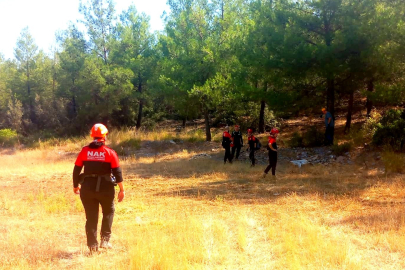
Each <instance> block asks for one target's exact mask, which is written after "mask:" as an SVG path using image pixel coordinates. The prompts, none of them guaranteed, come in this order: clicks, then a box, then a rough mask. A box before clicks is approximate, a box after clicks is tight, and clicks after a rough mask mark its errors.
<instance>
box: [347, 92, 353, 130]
mask: <svg viewBox="0 0 405 270" xmlns="http://www.w3.org/2000/svg"><path fill="white" fill-rule="evenodd" d="M353 102H354V91H351V92H350V98H349V106H348V108H347V118H346V126H345V134H347V133H348V132H350V127H351V125H352V113H353Z"/></svg>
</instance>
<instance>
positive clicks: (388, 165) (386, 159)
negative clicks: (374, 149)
mask: <svg viewBox="0 0 405 270" xmlns="http://www.w3.org/2000/svg"><path fill="white" fill-rule="evenodd" d="M381 159H382V161H383V163H384V166H385V172H386V173H403V172H404V163H405V157H404V155H403V154H398V153H395V152H392V151H387V152H384V153H383V154H382V155H381Z"/></svg>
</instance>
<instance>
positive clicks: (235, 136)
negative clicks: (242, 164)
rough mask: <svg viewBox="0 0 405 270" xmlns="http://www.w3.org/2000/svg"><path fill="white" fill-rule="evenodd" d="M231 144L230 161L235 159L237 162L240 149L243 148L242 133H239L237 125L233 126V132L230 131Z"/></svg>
mask: <svg viewBox="0 0 405 270" xmlns="http://www.w3.org/2000/svg"><path fill="white" fill-rule="evenodd" d="M232 142H233V146H232V159H233V158H234V157H235V159H236V160H237V159H239V154H240V149H241V148H242V146H243V138H242V132H240V128H239V126H238V125H235V130H234V131H232ZM235 152H236V156H235Z"/></svg>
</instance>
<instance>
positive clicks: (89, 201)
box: [80, 188, 115, 247]
mask: <svg viewBox="0 0 405 270" xmlns="http://www.w3.org/2000/svg"><path fill="white" fill-rule="evenodd" d="M114 197H115V190H114V188H112V189H109V190H108V191H101V192H96V191H95V190H94V191H93V190H86V189H84V190H83V189H82V190H80V199H81V200H82V203H83V207H84V211H85V212H86V236H87V246H89V247H96V246H98V242H97V224H98V211H99V205H101V209H102V211H103V220H102V222H101V231H100V234H101V238H103V239H105V240H107V241H108V240H110V236H111V227H112V223H113V219H114V212H115V208H114Z"/></svg>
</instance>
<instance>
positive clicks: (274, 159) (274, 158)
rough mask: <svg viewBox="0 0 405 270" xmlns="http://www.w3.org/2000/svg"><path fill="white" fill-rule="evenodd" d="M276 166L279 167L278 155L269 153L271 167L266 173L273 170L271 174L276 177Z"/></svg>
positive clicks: (268, 167)
mask: <svg viewBox="0 0 405 270" xmlns="http://www.w3.org/2000/svg"><path fill="white" fill-rule="evenodd" d="M276 166H277V153H276V154H273V153H269V165H268V166H267V168H266V169H265V170H264V173H269V171H270V169H271V174H272V175H276Z"/></svg>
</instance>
